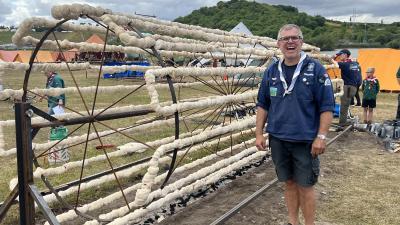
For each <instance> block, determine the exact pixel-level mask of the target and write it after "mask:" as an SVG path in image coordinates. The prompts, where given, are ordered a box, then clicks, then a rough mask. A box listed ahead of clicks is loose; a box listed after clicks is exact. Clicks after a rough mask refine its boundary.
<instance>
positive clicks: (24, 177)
mask: <svg viewBox="0 0 400 225" xmlns="http://www.w3.org/2000/svg"><path fill="white" fill-rule="evenodd" d="M32 115H33V111H32V109H30V104H29V103H26V102H18V103H15V130H16V142H17V163H18V185H17V186H16V187H15V188H14V189H13V191H12V192H11V193H10V195H9V196H8V198H7V199H6V200H5V201H4V204H3V205H2V207H1V208H0V222H1V221H2V219H3V218H4V217H5V215H6V213H7V211H8V209H9V208H10V206H11V205H12V203H13V201H14V200H15V199H16V198H17V196H19V223H20V224H21V225H34V224H35V202H36V204H37V205H38V207H39V208H40V209H41V211H42V213H43V215H44V216H45V217H46V219H47V221H48V222H49V223H50V224H54V225H56V224H57V225H58V224H60V223H59V222H58V221H57V219H56V217H55V215H54V213H53V212H52V211H51V209H50V208H49V206H48V205H47V203H46V201H45V200H44V199H43V196H41V195H40V192H39V191H38V190H37V188H36V186H35V185H34V183H33V152H32V134H31V130H32V127H31V116H32Z"/></svg>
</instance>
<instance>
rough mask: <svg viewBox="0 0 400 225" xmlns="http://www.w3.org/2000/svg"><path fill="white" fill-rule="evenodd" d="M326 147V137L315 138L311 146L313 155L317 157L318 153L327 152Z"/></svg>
mask: <svg viewBox="0 0 400 225" xmlns="http://www.w3.org/2000/svg"><path fill="white" fill-rule="evenodd" d="M325 149H326V139H324V140H323V139H321V138H318V137H317V138H315V139H314V141H313V143H312V147H311V155H312V156H313V157H314V158H315V157H317V156H318V155H321V154H322V153H324V152H325Z"/></svg>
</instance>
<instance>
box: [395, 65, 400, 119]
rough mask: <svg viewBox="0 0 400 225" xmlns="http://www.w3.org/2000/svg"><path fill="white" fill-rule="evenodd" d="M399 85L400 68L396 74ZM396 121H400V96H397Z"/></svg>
mask: <svg viewBox="0 0 400 225" xmlns="http://www.w3.org/2000/svg"><path fill="white" fill-rule="evenodd" d="M396 78H397V83H398V84H399V85H400V66H399V68H398V69H397V73H396ZM396 120H400V94H398V95H397V113H396Z"/></svg>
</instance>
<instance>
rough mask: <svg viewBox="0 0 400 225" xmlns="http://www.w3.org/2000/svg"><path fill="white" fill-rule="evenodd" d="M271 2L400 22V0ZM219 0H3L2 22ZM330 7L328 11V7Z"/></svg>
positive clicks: (333, 15)
mask: <svg viewBox="0 0 400 225" xmlns="http://www.w3.org/2000/svg"><path fill="white" fill-rule="evenodd" d="M256 1H257V2H262V3H268V4H274V5H275V4H280V5H291V6H294V7H296V8H298V9H299V11H300V12H305V13H307V14H309V15H312V16H315V15H321V16H323V17H325V18H328V19H334V20H339V21H349V20H350V18H351V20H352V21H353V22H354V21H355V22H367V23H369V22H372V23H380V22H383V23H392V22H400V13H399V9H400V0H334V1H332V0H329V1H328V0H256ZM217 2H219V1H218V0H111V1H110V0H96V1H94V0H82V1H76V0H0V25H7V26H10V25H14V26H18V24H20V23H21V22H22V21H23V20H24V19H25V18H28V17H33V16H39V17H48V18H50V14H51V13H50V12H51V6H52V5H56V4H71V3H85V4H89V5H93V6H100V7H103V8H107V9H111V10H112V11H114V12H122V13H131V14H135V13H138V14H146V15H154V16H157V18H159V19H164V20H174V19H175V18H177V17H179V16H185V15H188V14H189V13H190V12H192V11H193V10H195V9H199V8H200V7H204V6H215V5H216V4H217ZM327 9H328V10H327Z"/></svg>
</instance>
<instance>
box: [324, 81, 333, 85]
mask: <svg viewBox="0 0 400 225" xmlns="http://www.w3.org/2000/svg"><path fill="white" fill-rule="evenodd" d="M331 85H332V82H331V80H329V79H326V80H325V83H324V86H331Z"/></svg>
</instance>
